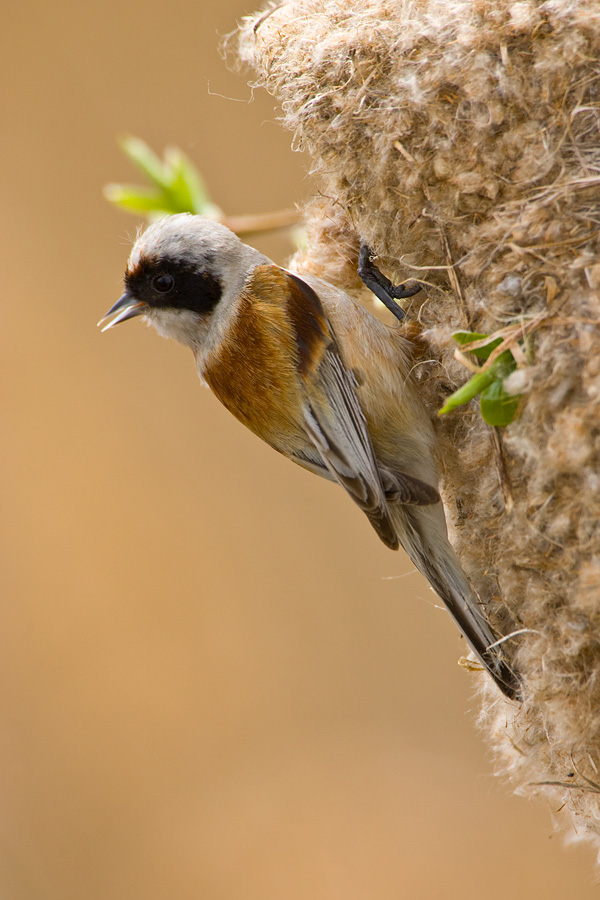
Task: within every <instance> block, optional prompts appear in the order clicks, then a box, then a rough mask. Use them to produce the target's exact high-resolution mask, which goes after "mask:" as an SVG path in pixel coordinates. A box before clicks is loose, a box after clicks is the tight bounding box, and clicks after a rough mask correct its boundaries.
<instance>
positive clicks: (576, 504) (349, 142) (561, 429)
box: [238, 0, 600, 841]
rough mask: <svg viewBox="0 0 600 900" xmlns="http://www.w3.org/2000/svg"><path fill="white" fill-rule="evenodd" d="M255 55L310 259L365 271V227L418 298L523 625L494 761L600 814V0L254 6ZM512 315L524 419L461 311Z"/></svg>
mask: <svg viewBox="0 0 600 900" xmlns="http://www.w3.org/2000/svg"><path fill="white" fill-rule="evenodd" d="M238 39H239V46H238V54H239V57H240V58H241V59H242V60H243V61H245V62H246V63H249V64H250V65H251V66H252V67H253V69H254V72H255V73H256V80H257V83H258V84H261V85H263V86H264V87H266V89H267V90H268V91H269V92H270V93H271V94H273V95H274V96H275V97H276V98H277V99H278V101H279V103H280V104H281V108H282V111H283V120H284V122H285V125H286V126H287V127H288V128H289V129H290V130H291V132H292V133H293V140H294V144H295V146H297V147H299V148H302V149H303V150H305V151H307V154H308V157H309V159H310V163H311V167H312V171H313V173H314V174H315V175H316V176H317V178H318V188H319V193H318V196H317V197H316V198H315V200H314V202H313V203H312V205H311V206H310V207H309V209H308V210H307V221H308V226H307V227H308V232H309V241H308V249H307V250H306V251H304V252H303V253H302V254H300V255H299V257H298V259H296V265H297V267H298V268H301V269H303V270H304V271H307V272H313V273H315V274H318V275H320V276H321V277H325V278H326V279H328V280H329V281H332V282H334V283H336V284H338V285H340V286H342V287H343V288H344V289H346V290H348V291H350V292H353V291H357V290H358V288H359V285H358V282H357V277H356V257H357V250H358V245H359V239H362V240H363V241H365V242H367V243H368V244H369V245H370V246H371V247H372V248H373V250H374V251H375V252H376V253H377V254H378V255H379V262H380V265H381V266H382V268H383V269H384V270H385V271H386V273H387V274H388V275H389V276H390V277H391V278H392V280H394V281H395V282H400V281H404V280H406V279H407V278H411V277H418V278H419V279H420V280H423V281H425V282H426V283H427V285H428V288H427V290H426V295H427V296H426V298H425V299H424V300H423V296H424V295H423V294H420V295H418V296H417V297H416V298H415V300H414V301H412V304H411V313H412V315H413V317H415V318H416V319H417V320H418V321H419V322H420V323H421V326H422V338H423V339H424V340H425V342H426V354H425V355H424V356H423V355H421V357H420V358H419V360H418V363H417V364H416V365H415V369H414V376H415V378H416V379H417V380H418V383H419V386H420V390H421V392H422V394H423V397H424V398H425V400H426V402H427V403H428V405H429V407H430V409H431V414H432V417H433V418H434V419H435V420H436V428H437V433H438V443H439V456H440V464H441V469H442V479H443V484H442V490H443V495H444V500H445V504H446V509H447V517H448V521H449V526H450V531H451V537H452V540H453V543H454V545H455V547H456V549H457V551H458V553H459V555H460V557H461V560H462V562H463V565H464V568H465V570H466V571H467V572H468V574H469V576H470V577H471V579H472V581H473V583H474V585H475V586H476V587H477V590H478V592H479V593H480V595H481V596H482V599H483V601H484V602H485V604H486V607H487V610H488V613H489V616H490V619H491V620H492V621H494V623H495V624H496V625H497V626H498V627H499V628H500V629H501V630H502V631H503V633H507V632H510V633H512V634H513V635H514V636H513V637H512V638H510V639H509V641H507V643H506V647H507V652H509V654H510V655H511V656H512V658H513V659H514V663H515V665H516V667H517V669H518V670H519V671H520V672H521V673H522V676H523V679H524V683H525V686H526V696H525V700H524V702H523V703H522V704H520V705H518V704H511V703H509V702H508V701H505V700H504V699H502V698H501V697H499V695H498V693H497V692H496V691H495V689H493V688H492V687H490V686H487V685H486V684H484V682H485V679H483V678H481V682H482V686H481V697H482V716H481V721H482V727H483V728H484V729H485V731H486V732H487V734H488V736H489V737H490V739H491V743H492V746H493V748H494V751H495V754H496V760H497V767H498V769H499V770H501V771H503V772H505V773H507V774H508V775H509V776H510V778H511V779H512V780H513V782H514V784H515V785H516V786H517V787H518V788H519V789H520V790H522V791H523V792H532V791H534V792H540V793H546V794H548V795H549V797H550V799H551V800H552V802H553V805H565V806H566V807H567V808H568V809H570V810H571V812H572V818H573V820H574V823H575V826H576V829H575V830H576V834H577V835H578V836H579V837H582V838H583V837H585V838H589V839H591V840H596V841H597V840H598V838H599V836H600V813H599V809H598V794H599V792H600V787H598V783H599V782H600V773H599V772H598V769H599V767H600V677H599V676H600V639H599V638H600V598H599V593H600V553H599V549H600V548H599V544H600V529H599V525H598V523H599V522H600V476H599V471H600V470H599V465H598V463H599V459H598V457H599V450H600V335H599V331H598V326H597V323H598V312H599V306H600V303H599V289H600V259H599V256H598V243H599V240H600V204H599V198H600V195H599V188H600V128H599V116H598V110H599V100H600V67H599V62H598V60H599V50H600V7H599V6H598V4H597V3H596V2H586V0H580V2H569V0H551V2H546V3H539V2H534V0H519V2H509V0H444V2H439V0H288V2H283V3H279V4H278V5H276V6H271V7H268V8H267V9H266V10H264V11H262V12H260V13H257V14H256V15H255V16H252V17H249V18H248V19H246V20H245V21H244V22H243V23H242V25H241V28H240V31H239V34H238ZM466 328H468V329H471V330H474V331H478V332H483V333H486V334H490V333H500V334H501V335H503V336H504V337H505V338H506V339H509V340H510V341H511V342H512V343H511V346H512V347H513V349H514V353H515V358H516V359H517V363H518V368H517V370H516V372H514V373H513V375H511V376H510V379H509V381H510V383H509V384H508V385H507V387H508V388H509V389H510V390H512V391H513V392H515V393H520V394H521V395H522V401H521V407H520V412H519V415H518V417H517V419H516V420H515V421H514V422H513V423H512V424H510V425H509V426H508V427H507V428H505V429H492V428H490V427H489V426H488V425H486V424H485V423H484V422H483V420H482V418H481V415H480V412H479V409H478V405H477V403H476V402H473V403H471V405H470V406H469V407H463V408H461V409H460V410H458V411H455V412H453V413H452V414H450V415H447V416H445V417H443V418H438V417H437V416H436V411H437V410H438V409H439V408H440V406H441V405H442V403H443V400H444V398H445V397H446V396H447V395H448V394H449V393H450V392H451V391H452V390H454V389H455V388H456V387H457V386H459V385H460V384H462V383H464V381H466V380H467V378H468V377H469V376H470V374H471V373H470V372H469V371H468V370H467V369H466V368H465V367H464V365H463V364H462V363H461V362H460V361H459V360H457V359H456V358H455V348H456V343H455V342H454V341H453V339H452V333H453V332H455V331H456V330H461V329H466Z"/></svg>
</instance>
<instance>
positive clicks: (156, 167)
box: [119, 135, 169, 189]
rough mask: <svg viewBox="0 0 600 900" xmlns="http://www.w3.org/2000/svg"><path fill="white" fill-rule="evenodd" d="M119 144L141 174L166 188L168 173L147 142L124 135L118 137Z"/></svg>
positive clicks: (158, 185)
mask: <svg viewBox="0 0 600 900" xmlns="http://www.w3.org/2000/svg"><path fill="white" fill-rule="evenodd" d="M119 145H120V147H121V149H122V150H123V152H124V153H125V156H127V157H128V158H129V159H130V160H131V162H132V163H133V164H134V166H135V167H136V168H137V169H139V170H140V172H141V173H142V175H145V176H146V177H147V178H149V179H150V181H152V182H153V183H154V184H155V185H156V186H157V187H159V188H163V189H164V188H168V186H169V184H168V174H167V172H166V171H165V166H164V164H163V162H162V160H160V159H159V158H158V156H157V155H156V154H155V153H154V151H152V150H151V149H150V147H149V146H148V144H146V143H145V142H144V141H142V140H141V138H136V137H133V136H132V135H126V136H125V137H122V138H120V140H119Z"/></svg>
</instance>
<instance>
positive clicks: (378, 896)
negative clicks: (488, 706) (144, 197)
mask: <svg viewBox="0 0 600 900" xmlns="http://www.w3.org/2000/svg"><path fill="white" fill-rule="evenodd" d="M252 8H253V6H252V4H250V5H249V6H244V5H243V4H242V3H241V2H240V0H221V2H219V3H210V4H206V3H205V4H202V3H194V2H189V0H183V2H178V3H177V2H176V3H173V4H171V5H167V6H166V7H165V5H164V4H162V3H157V2H154V0H146V2H141V0H125V2H123V0H121V2H119V3H117V2H116V0H105V2H103V3H88V4H81V3H79V2H74V0H73V2H66V0H57V2H55V3H42V2H37V3H35V2H33V3H32V2H27V0H22V2H21V3H20V4H11V5H10V6H9V7H7V9H6V10H5V11H4V14H3V29H2V30H3V36H2V39H1V40H2V45H3V46H2V53H1V56H0V60H1V62H0V65H1V67H2V69H3V71H2V73H1V84H2V124H3V139H2V143H1V145H0V162H1V173H2V174H1V177H2V200H3V202H2V209H3V216H2V241H1V243H0V254H1V256H2V282H3V285H2V287H3V290H2V295H3V300H2V331H1V341H2V356H1V358H2V365H3V368H4V379H3V380H4V390H3V394H2V396H3V419H4V423H5V425H4V437H3V441H2V445H1V451H0V452H1V457H0V461H1V466H2V494H3V503H2V507H3V513H4V514H3V517H2V528H3V530H4V534H3V536H2V542H1V547H2V551H1V552H2V557H3V558H2V563H1V573H2V574H1V578H2V581H3V590H2V616H1V625H0V641H1V652H0V896H1V897H2V898H3V900H54V898H56V900H58V898H60V900H70V898H85V900H125V898H127V900H138V898H139V900H142V898H143V900H154V898H156V900H158V898H161V900H163V898H166V897H174V898H178V900H188V898H189V900H192V898H194V900H196V898H203V900H306V898H310V900H366V898H369V900H396V898H399V897H406V898H424V900H425V898H438V897H439V898H441V897H443V898H446V900H452V898H463V897H465V896H469V897H470V896H473V897H479V896H481V897H485V898H486V900H501V898H502V900H504V898H506V897H507V896H511V897H516V898H520V897H529V896H530V895H532V894H533V893H534V892H535V894H536V895H539V896H544V897H545V898H546V900H551V898H559V897H561V898H562V897H567V896H568V897H577V898H581V900H585V898H588V897H592V896H596V895H597V891H598V888H597V887H595V886H593V885H592V874H591V865H592V857H591V853H590V852H588V851H587V850H585V849H581V848H570V849H566V850H565V849H563V847H562V846H561V845H560V841H559V839H558V838H557V837H553V825H552V821H551V816H550V813H549V812H548V810H546V809H545V808H542V807H536V806H534V805H531V804H528V803H527V802H526V801H524V800H522V799H518V798H515V797H513V796H511V795H510V794H509V792H508V789H507V788H506V787H504V786H503V785H502V784H501V783H499V782H498V781H496V780H494V779H493V777H492V775H491V765H490V763H489V759H487V758H486V749H485V748H484V747H483V745H482V743H481V741H480V738H479V736H478V734H477V732H476V728H475V724H474V720H475V704H474V703H473V701H472V690H473V685H472V679H471V676H469V675H468V674H467V673H465V672H464V671H462V670H461V669H459V668H458V666H457V665H456V660H457V658H458V656H459V655H460V654H461V653H462V652H463V646H464V645H462V644H461V642H460V640H459V639H458V636H457V633H456V631H455V629H454V627H453V626H452V624H451V623H450V621H449V620H448V618H447V616H446V615H445V613H444V612H442V611H440V610H439V609H437V608H436V606H435V603H434V597H433V594H432V593H431V592H430V591H429V589H428V588H427V586H426V585H425V583H424V582H423V581H422V580H421V579H420V577H418V576H417V575H416V574H414V573H412V572H411V567H410V565H409V563H408V562H407V561H406V559H405V558H404V557H402V556H401V555H400V554H397V555H394V554H391V553H390V552H389V551H388V550H386V549H385V548H384V547H383V545H382V544H380V543H379V542H378V540H377V538H376V536H375V535H374V533H373V532H372V530H371V529H370V527H369V526H368V524H367V522H366V520H365V519H364V517H363V516H361V515H360V513H359V512H358V511H357V510H355V509H354V508H353V507H352V505H351V503H350V501H349V500H348V499H347V498H346V497H345V496H344V495H343V493H342V491H341V490H336V489H334V488H333V487H332V486H331V485H328V484H327V483H325V482H321V481H319V480H318V479H316V478H315V477H314V476H312V475H309V474H308V473H306V472H303V471H302V470H300V469H299V468H296V467H294V466H292V465H291V464H290V463H288V462H287V461H285V460H284V459H282V458H280V457H278V456H277V455H276V454H275V453H274V452H273V451H271V450H270V449H269V448H267V447H266V446H265V445H262V444H261V443H260V442H259V441H258V439H256V438H255V437H253V436H252V435H251V434H250V433H248V432H246V431H245V430H244V429H243V428H242V426H241V425H239V424H238V423H237V422H236V421H234V419H233V418H231V417H230V416H229V414H228V413H226V412H225V411H224V410H223V409H221V407H220V406H219V405H218V403H217V402H216V400H214V399H213V398H212V396H211V395H210V394H209V392H208V391H206V390H203V389H201V388H200V386H199V384H198V382H197V379H196V375H195V373H194V369H193V365H192V360H191V356H189V355H188V354H187V352H186V351H185V350H184V349H183V348H181V347H178V346H176V345H174V344H172V343H168V342H165V341H161V340H160V338H158V337H157V336H156V334H155V333H154V332H151V331H149V330H147V329H145V328H144V327H143V326H142V325H141V323H140V322H139V321H138V322H134V323H128V324H126V325H124V326H122V327H119V328H118V329H116V330H115V331H112V332H110V333H108V334H106V335H101V334H100V333H99V331H98V330H97V329H96V327H95V323H96V321H97V320H98V319H99V318H100V316H101V315H102V314H103V313H104V312H105V311H106V310H107V309H108V307H109V306H111V305H112V303H113V302H114V301H115V300H116V299H117V297H118V296H119V294H120V288H121V274H122V271H123V268H124V265H125V260H126V257H127V254H128V249H129V245H130V240H131V237H132V236H133V235H134V234H135V228H136V223H135V221H134V219H133V218H130V217H127V216H126V215H125V214H123V213H119V212H117V211H115V210H113V209H111V208H110V207H109V206H108V204H107V203H106V202H105V201H104V200H103V198H102V195H101V189H102V186H103V185H104V184H105V183H106V182H108V181H128V180H132V179H133V180H136V179H135V178H134V173H133V172H132V170H131V168H130V166H129V164H128V163H127V162H126V160H125V159H124V158H123V157H122V156H121V153H120V151H119V150H118V148H117V146H116V143H115V136H116V135H117V134H121V133H123V132H131V133H133V134H136V135H139V136H140V137H142V138H144V139H146V140H147V141H149V142H150V143H151V144H152V145H153V146H154V148H155V149H160V150H162V148H163V147H164V145H165V144H167V143H170V142H172V143H177V144H178V145H180V146H181V147H182V148H183V149H184V150H185V151H186V152H187V153H188V154H189V155H190V156H191V157H192V158H193V159H194V160H195V161H196V162H197V164H198V165H199V166H200V168H201V170H202V171H203V173H204V175H205V177H206V179H207V181H208V183H209V185H210V186H211V189H212V192H213V195H214V198H215V200H216V202H217V203H219V204H220V205H221V206H222V207H223V208H224V209H225V210H226V211H227V212H228V213H230V214H234V213H247V212H262V211H268V210H273V209H282V208H285V207H290V206H292V205H293V204H294V202H296V201H300V200H302V198H304V197H306V196H308V195H309V194H310V192H311V190H314V189H315V188H314V185H311V183H310V181H309V180H308V179H307V177H306V175H305V167H306V166H307V161H306V160H305V159H303V158H302V156H300V155H297V154H293V153H292V152H291V151H290V137H289V135H287V134H286V133H284V132H283V131H282V130H281V129H280V127H279V125H278V124H277V123H276V121H275V117H276V114H275V113H274V111H273V108H272V104H271V103H270V101H269V99H268V97H266V96H264V95H261V94H258V93H257V95H256V96H255V97H254V101H253V102H249V101H250V99H251V91H250V90H249V89H248V87H247V86H246V80H245V78H244V77H243V76H240V75H234V74H232V73H230V72H228V71H227V69H226V67H225V64H224V63H223V61H222V60H221V59H220V57H219V54H218V51H217V47H218V43H219V37H218V35H219V34H220V35H223V34H225V33H226V32H227V31H230V30H232V29H233V28H234V26H235V23H236V20H237V18H239V17H240V16H241V15H242V14H243V13H244V12H249V11H251V10H252ZM227 98H230V99H227ZM257 244H258V246H260V249H262V250H263V251H265V252H267V253H269V254H270V255H272V256H273V257H274V258H275V259H276V260H277V261H280V262H283V261H284V260H285V257H286V254H287V253H288V252H289V250H290V248H289V245H288V243H287V241H286V239H284V238H282V237H278V238H277V239H275V238H271V239H267V238H263V239H261V241H260V242H257Z"/></svg>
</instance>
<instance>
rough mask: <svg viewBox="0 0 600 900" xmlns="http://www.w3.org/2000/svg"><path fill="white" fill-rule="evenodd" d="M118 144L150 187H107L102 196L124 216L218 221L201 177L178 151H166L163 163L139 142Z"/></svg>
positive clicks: (125, 140)
mask: <svg viewBox="0 0 600 900" xmlns="http://www.w3.org/2000/svg"><path fill="white" fill-rule="evenodd" d="M119 143H120V145H121V147H122V148H123V151H124V152H125V154H126V156H127V157H128V158H129V159H130V160H131V162H132V163H133V164H134V165H135V166H136V168H137V169H138V170H139V171H140V172H141V173H142V174H143V175H144V176H145V177H146V178H147V179H148V180H149V181H150V184H151V186H150V187H148V186H140V187H134V186H131V185H120V184H109V185H107V186H106V187H105V189H104V195H105V197H106V198H107V199H108V200H109V201H110V202H111V203H114V204H115V205H116V206H118V207H120V208H121V209H125V210H127V211H128V212H132V213H136V214H139V213H143V214H144V215H145V216H146V217H147V218H149V219H156V218H159V217H161V216H166V215H170V214H173V213H185V212H189V213H195V214H196V215H203V216H208V217H209V218H212V219H218V218H221V217H222V213H221V210H220V209H219V208H218V206H215V204H214V203H213V202H212V201H211V199H210V196H209V194H208V191H207V189H206V185H205V183H204V180H203V179H202V176H201V175H200V173H199V172H198V170H197V169H196V167H195V166H194V164H193V163H192V162H191V160H190V159H188V157H187V156H186V155H185V153H183V152H182V151H181V150H180V149H179V148H178V147H169V148H167V150H166V151H165V158H164V161H163V160H161V159H159V157H158V156H156V154H155V153H154V152H153V151H152V150H151V149H150V147H148V145H147V144H146V143H144V141H142V140H140V138H136V137H131V136H127V137H124V138H121V140H120V141H119Z"/></svg>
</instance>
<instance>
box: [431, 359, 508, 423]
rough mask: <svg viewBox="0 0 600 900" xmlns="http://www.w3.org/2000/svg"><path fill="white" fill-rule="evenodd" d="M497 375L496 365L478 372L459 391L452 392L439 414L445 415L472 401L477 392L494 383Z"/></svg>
mask: <svg viewBox="0 0 600 900" xmlns="http://www.w3.org/2000/svg"><path fill="white" fill-rule="evenodd" d="M495 377H496V376H495V374H494V366H492V367H491V368H490V369H488V371H487V372H481V373H479V372H477V373H476V374H475V375H473V377H472V378H469V380H468V381H467V382H465V384H463V385H462V387H459V389H458V390H457V391H454V393H453V394H450V396H449V397H448V399H447V400H446V402H445V404H444V405H443V406H442V408H441V409H440V411H439V412H438V416H443V415H445V413H448V412H450V411H451V410H453V409H456V408H457V407H458V406H464V404H465V403H470V401H471V400H473V399H474V398H475V397H476V396H477V394H480V393H481V392H482V391H484V390H485V389H486V388H487V387H489V386H490V384H492V382H493V381H494V379H495Z"/></svg>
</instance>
